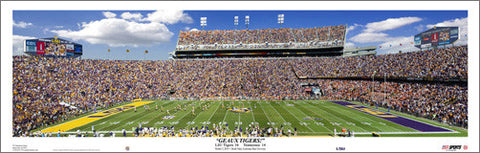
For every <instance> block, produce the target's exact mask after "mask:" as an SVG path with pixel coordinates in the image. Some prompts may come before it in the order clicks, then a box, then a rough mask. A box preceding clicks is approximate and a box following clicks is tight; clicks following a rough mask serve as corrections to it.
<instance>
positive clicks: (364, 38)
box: [350, 33, 390, 43]
mask: <svg viewBox="0 0 480 153" xmlns="http://www.w3.org/2000/svg"><path fill="white" fill-rule="evenodd" d="M387 39H390V38H388V34H386V33H360V34H358V35H356V36H354V37H352V38H350V40H351V41H353V42H358V43H370V42H384V41H387Z"/></svg>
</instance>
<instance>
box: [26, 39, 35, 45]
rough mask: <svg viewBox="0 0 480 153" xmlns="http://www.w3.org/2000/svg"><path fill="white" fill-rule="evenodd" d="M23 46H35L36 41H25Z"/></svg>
mask: <svg viewBox="0 0 480 153" xmlns="http://www.w3.org/2000/svg"><path fill="white" fill-rule="evenodd" d="M25 45H27V46H37V41H36V40H25Z"/></svg>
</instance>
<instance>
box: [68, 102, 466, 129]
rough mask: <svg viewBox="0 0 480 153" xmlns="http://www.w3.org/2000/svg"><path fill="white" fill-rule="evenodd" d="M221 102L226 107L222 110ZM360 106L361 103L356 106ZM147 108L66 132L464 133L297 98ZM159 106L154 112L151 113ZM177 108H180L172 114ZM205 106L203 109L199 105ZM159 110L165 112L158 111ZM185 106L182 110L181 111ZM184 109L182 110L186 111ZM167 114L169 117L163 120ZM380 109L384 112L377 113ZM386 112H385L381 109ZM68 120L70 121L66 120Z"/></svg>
mask: <svg viewBox="0 0 480 153" xmlns="http://www.w3.org/2000/svg"><path fill="white" fill-rule="evenodd" d="M222 104H223V105H224V107H222ZM355 104H358V105H361V104H360V103H355ZM147 105H148V106H149V108H150V110H146V109H145V108H144V107H143V106H141V107H137V111H136V112H135V111H134V110H133V109H131V110H128V111H124V112H121V113H118V114H115V115H112V116H109V117H106V118H103V119H100V120H97V121H94V122H91V123H88V124H86V125H84V126H80V127H76V128H73V129H71V130H69V131H67V132H76V131H77V130H80V131H91V127H92V125H93V126H94V127H95V129H96V130H97V131H117V132H118V131H121V130H122V129H125V130H127V131H131V130H132V127H136V126H138V125H139V123H141V124H142V127H162V126H169V127H170V126H175V128H176V129H178V128H191V127H201V126H209V127H211V126H212V124H213V123H215V124H223V125H225V124H228V128H229V129H230V130H233V129H234V128H235V127H247V126H248V125H249V124H256V125H259V126H260V127H279V128H280V126H282V125H283V126H284V129H285V128H286V129H291V130H292V131H293V129H294V128H295V127H296V128H297V129H298V135H300V136H329V135H332V133H333V130H334V129H336V131H337V132H340V131H341V129H342V128H347V129H350V130H352V131H354V132H355V136H371V132H376V133H380V134H381V136H382V137H385V136H394V137H411V136H418V137H423V136H431V137H464V136H467V130H464V129H461V128H456V127H449V126H446V125H442V124H439V123H437V122H434V121H430V120H427V119H422V118H416V117H413V116H410V115H406V114H402V113H395V112H391V113H392V114H395V115H397V116H402V117H407V118H410V119H414V120H417V121H420V122H424V123H428V124H431V125H435V126H439V127H445V128H448V129H451V130H454V132H447V133H428V132H421V131H417V130H415V129H412V128H409V127H405V126H402V125H399V124H396V123H393V122H390V121H388V120H385V119H382V118H379V117H376V116H372V115H369V114H367V113H364V112H361V111H358V110H354V109H351V108H348V107H345V106H342V105H339V104H335V103H331V102H328V101H317V100H304V101H302V100H297V101H160V100H159V101H154V102H152V103H150V104H147ZM156 105H158V108H159V109H158V110H156V109H155V107H156ZM178 105H180V106H182V107H183V108H182V109H181V110H179V111H174V108H175V107H177V106H178ZM204 105H209V106H208V108H206V109H205V110H202V106H204ZM229 106H236V107H242V108H249V109H250V110H251V111H250V112H247V113H237V112H232V111H229V110H227V107H229ZM162 107H163V110H164V111H161V109H160V108H162ZM192 107H195V115H192ZM185 108H186V109H185ZM184 109H185V110H184ZM166 110H169V112H170V115H172V116H175V117H174V118H173V119H162V117H164V116H168V114H167V112H166ZM381 110H382V109H381ZM383 111H386V110H383ZM66 122H68V121H66Z"/></svg>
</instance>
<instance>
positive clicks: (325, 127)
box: [284, 106, 333, 132]
mask: <svg viewBox="0 0 480 153" xmlns="http://www.w3.org/2000/svg"><path fill="white" fill-rule="evenodd" d="M284 107H285V106H284ZM294 108H295V109H297V110H298V108H297V107H294ZM285 109H286V110H287V111H288V112H290V111H289V110H288V109H287V108H285ZM298 111H299V112H302V113H303V114H305V112H303V111H301V110H298ZM290 114H292V112H290ZM292 115H293V114H292ZM305 115H306V116H308V115H307V114H305ZM293 116H295V118H297V120H299V118H298V117H297V116H296V115H293ZM299 121H300V120H299ZM321 126H322V127H323V128H324V129H327V130H328V131H330V132H333V131H332V130H330V129H328V128H327V127H325V126H323V125H321ZM310 130H311V129H310ZM312 131H313V130H312Z"/></svg>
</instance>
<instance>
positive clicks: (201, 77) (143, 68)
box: [13, 47, 468, 136]
mask: <svg viewBox="0 0 480 153" xmlns="http://www.w3.org/2000/svg"><path fill="white" fill-rule="evenodd" d="M466 52H467V51H466V47H452V48H445V49H439V50H428V51H421V52H415V53H403V54H393V55H380V56H366V57H347V58H305V59H302V58H300V59H230V60H229V59H219V60H177V61H120V60H91V59H72V58H46V57H31V56H14V57H13V131H14V133H13V134H14V136H21V135H23V134H25V133H26V132H29V131H31V130H33V129H37V128H40V127H44V126H47V125H51V124H55V123H58V122H61V121H63V120H67V119H69V118H72V117H75V116H78V115H81V114H84V113H87V112H91V111H94V110H96V109H100V108H104V107H109V106H112V105H117V104H121V103H124V102H127V101H131V100H133V99H137V98H142V99H150V98H151V99H167V98H176V99H209V98H210V99H211V98H216V97H236V98H241V99H249V98H257V99H296V98H299V99H300V98H305V97H312V95H310V94H309V93H306V92H305V91H304V89H305V87H302V86H301V85H300V84H301V83H305V82H308V83H319V84H320V87H321V89H322V90H323V93H324V95H323V96H322V97H321V99H348V100H355V101H361V102H365V103H378V102H381V103H380V106H381V107H389V108H391V109H392V110H398V111H402V112H406V113H411V114H415V115H417V116H423V117H426V118H430V119H434V120H438V121H441V122H444V123H447V124H451V125H457V126H462V127H467V125H468V121H467V114H468V113H467V97H468V96H467V91H468V88H467V87H462V86H455V85H454V86H452V85H450V86H447V85H441V84H419V83H394V82H387V83H382V82H378V81H376V82H372V81H341V80H303V79H302V80H301V79H298V78H297V77H296V74H295V73H294V72H293V71H292V69H294V70H295V71H296V73H298V74H300V75H321V76H330V75H333V76H337V77H338V76H369V75H371V73H372V72H371V71H373V70H375V69H377V71H378V74H383V73H387V74H388V75H389V76H398V77H439V78H466V77H467V74H468V71H467V67H466V65H467V64H466V61H467V56H466ZM378 63H384V64H386V65H388V66H384V64H378ZM380 76H382V75H380ZM374 93H382V94H383V95H387V96H386V100H385V101H383V100H375V101H374V100H373V98H372V97H374ZM380 99H381V98H380ZM66 104H68V107H67V105H66Z"/></svg>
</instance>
